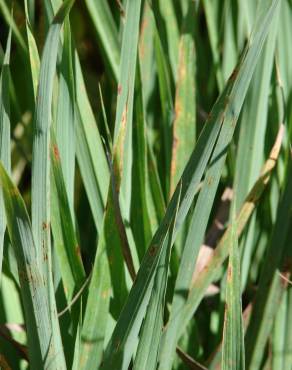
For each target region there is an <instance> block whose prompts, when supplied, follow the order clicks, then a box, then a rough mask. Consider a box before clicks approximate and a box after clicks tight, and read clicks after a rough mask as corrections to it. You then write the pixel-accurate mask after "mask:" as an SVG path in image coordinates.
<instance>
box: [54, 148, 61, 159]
mask: <svg viewBox="0 0 292 370" xmlns="http://www.w3.org/2000/svg"><path fill="white" fill-rule="evenodd" d="M53 153H54V157H55V159H56V160H57V161H59V160H60V153H59V149H58V147H57V145H53Z"/></svg>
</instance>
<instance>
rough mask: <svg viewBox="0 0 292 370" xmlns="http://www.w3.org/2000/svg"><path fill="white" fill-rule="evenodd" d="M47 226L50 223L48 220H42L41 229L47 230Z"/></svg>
mask: <svg viewBox="0 0 292 370" xmlns="http://www.w3.org/2000/svg"><path fill="white" fill-rule="evenodd" d="M49 227H50V223H49V222H45V221H44V222H43V223H42V229H43V230H47V229H48V228H49Z"/></svg>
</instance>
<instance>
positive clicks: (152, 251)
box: [149, 245, 157, 257]
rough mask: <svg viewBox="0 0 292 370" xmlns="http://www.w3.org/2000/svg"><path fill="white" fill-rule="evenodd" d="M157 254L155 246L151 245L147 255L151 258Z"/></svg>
mask: <svg viewBox="0 0 292 370" xmlns="http://www.w3.org/2000/svg"><path fill="white" fill-rule="evenodd" d="M156 253H157V246H156V245H151V247H150V248H149V254H150V256H151V257H153V256H155V254H156Z"/></svg>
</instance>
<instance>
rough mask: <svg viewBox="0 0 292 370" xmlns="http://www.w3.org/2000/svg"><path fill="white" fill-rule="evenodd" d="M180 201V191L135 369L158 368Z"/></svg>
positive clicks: (145, 321)
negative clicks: (174, 232)
mask: <svg viewBox="0 0 292 370" xmlns="http://www.w3.org/2000/svg"><path fill="white" fill-rule="evenodd" d="M179 201H180V193H179V195H178V199H177V208H176V212H175V213H174V216H173V220H172V221H171V225H170V229H169V233H168V236H167V240H166V241H165V243H167V247H166V248H165V249H164V250H163V251H162V252H161V255H160V258H159V262H158V266H157V269H156V273H155V278H154V283H153V288H152V292H151V297H150V301H149V304H148V307H147V313H146V316H145V319H144V324H143V326H142V330H141V336H140V340H139V346H138V350H137V354H136V358H135V362H134V370H143V369H144V370H151V369H153V370H155V369H156V365H157V361H158V352H159V344H160V338H161V333H162V329H163V316H164V315H163V314H164V305H165V293H166V286H167V275H168V268H169V261H170V254H171V247H172V244H173V240H172V238H173V229H174V225H175V218H176V214H177V209H178V205H179Z"/></svg>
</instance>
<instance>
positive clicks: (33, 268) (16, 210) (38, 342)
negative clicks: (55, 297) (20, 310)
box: [0, 164, 66, 369]
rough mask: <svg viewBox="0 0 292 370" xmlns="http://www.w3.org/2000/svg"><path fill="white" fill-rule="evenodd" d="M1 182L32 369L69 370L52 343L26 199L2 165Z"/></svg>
mask: <svg viewBox="0 0 292 370" xmlns="http://www.w3.org/2000/svg"><path fill="white" fill-rule="evenodd" d="M0 178H1V184H2V188H3V192H4V201H5V210H6V217H7V226H8V231H9V236H10V239H11V242H12V245H13V248H14V251H15V255H16V259H17V264H18V274H19V280H20V285H21V295H22V301H23V305H24V311H25V317H26V325H27V336H28V348H29V355H30V361H31V367H32V368H35V369H43V368H46V369H56V368H59V369H62V368H66V366H65V364H64V363H63V364H62V362H61V361H60V357H61V359H62V347H58V348H54V346H53V343H52V325H51V314H50V312H49V302H48V296H47V287H46V282H45V280H44V278H43V271H42V270H41V268H40V265H39V263H38V260H37V258H38V255H37V247H36V245H35V243H34V239H33V235H32V231H31V225H30V220H29V217H28V214H27V211H26V208H25V205H24V202H23V199H22V198H21V196H20V194H19V192H18V190H17V188H16V187H15V186H14V185H13V183H12V182H11V180H10V178H9V176H8V175H7V173H6V171H5V169H4V167H3V165H2V164H0ZM16 220H17V221H16Z"/></svg>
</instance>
